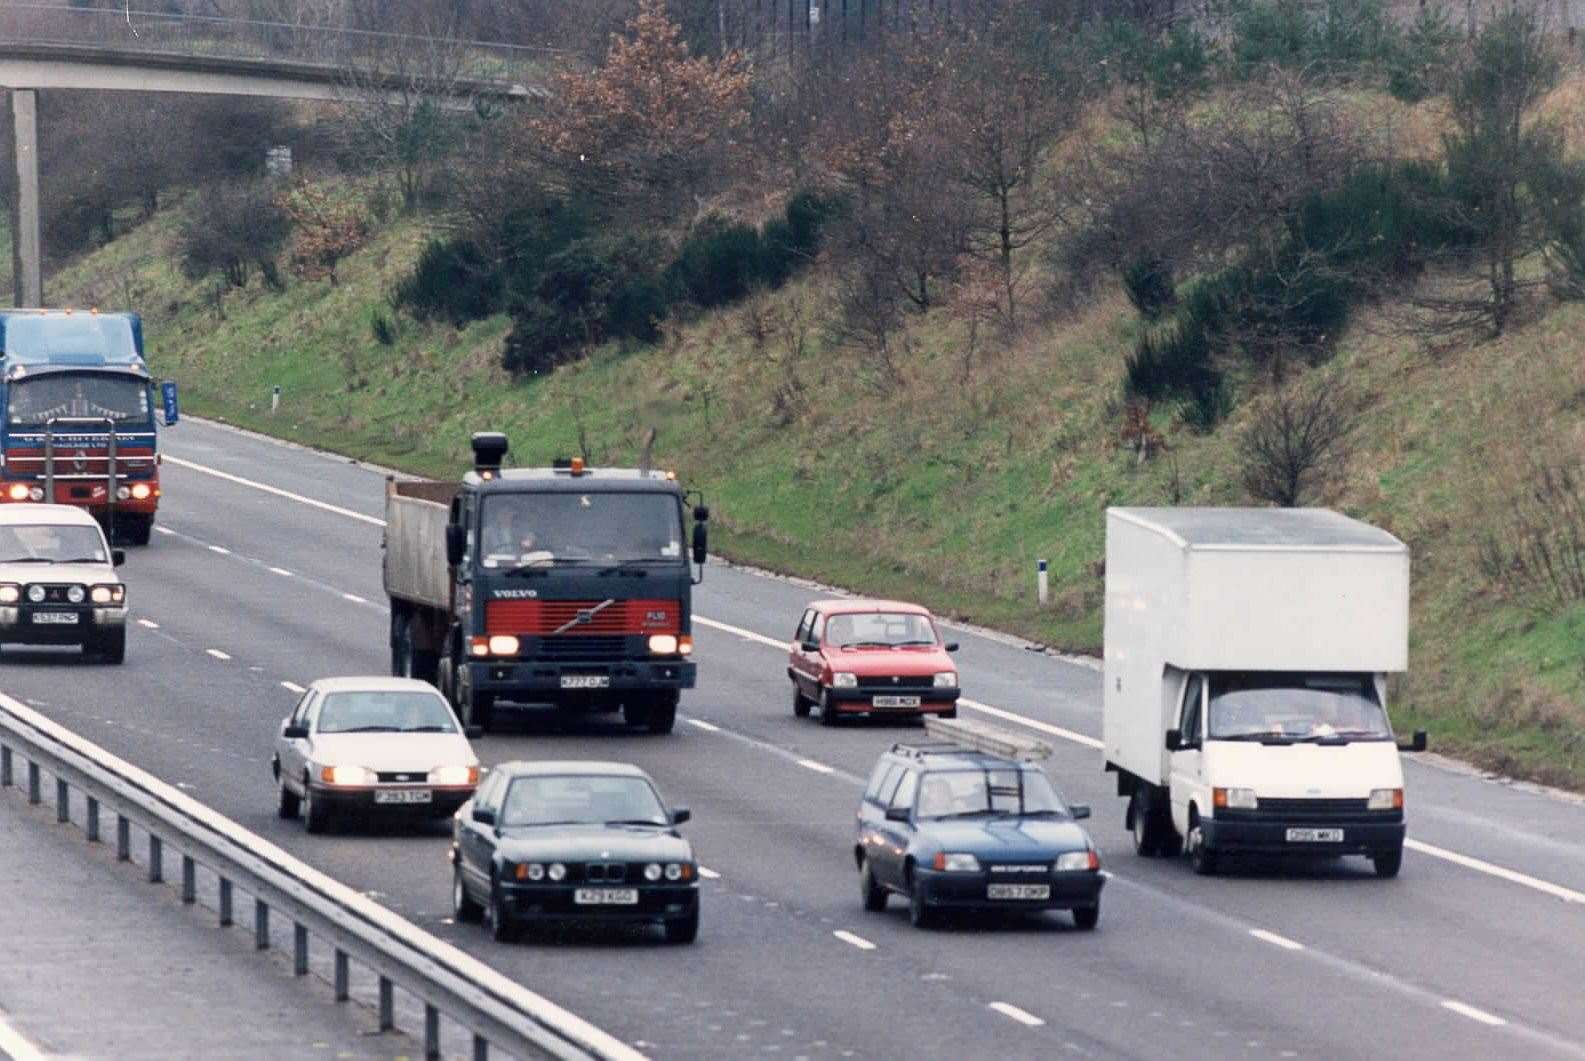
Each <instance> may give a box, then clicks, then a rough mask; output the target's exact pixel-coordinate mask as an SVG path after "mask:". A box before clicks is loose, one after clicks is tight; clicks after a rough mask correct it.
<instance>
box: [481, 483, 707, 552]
mask: <svg viewBox="0 0 1585 1061" xmlns="http://www.w3.org/2000/svg"><path fill="white" fill-rule="evenodd" d="M479 525H480V527H481V528H482V530H481V531H480V545H479V558H480V563H481V564H482V565H483V566H484V567H508V568H510V567H518V566H521V565H533V564H555V563H673V564H680V563H682V562H683V536H682V512H681V507H680V506H679V504H678V502H677V498H676V496H675V495H673V494H664V493H638V492H634V493H614V492H603V491H592V492H590V493H587V494H579V493H572V492H570V491H555V492H550V491H547V492H545V493H520V494H518V493H514V494H490V495H487V496H486V497H485V498H484V501H483V504H482V507H481V511H480V519H479Z"/></svg>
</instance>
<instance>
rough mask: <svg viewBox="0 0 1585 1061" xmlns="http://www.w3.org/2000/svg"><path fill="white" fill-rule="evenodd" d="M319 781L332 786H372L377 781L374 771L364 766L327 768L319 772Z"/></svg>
mask: <svg viewBox="0 0 1585 1061" xmlns="http://www.w3.org/2000/svg"><path fill="white" fill-rule="evenodd" d="M319 779H320V780H321V781H327V782H329V783H330V784H332V785H372V784H374V782H375V781H376V780H377V778H376V777H375V776H374V771H373V770H370V769H369V768H368V767H364V766H327V767H325V768H324V769H323V770H321V771H319Z"/></svg>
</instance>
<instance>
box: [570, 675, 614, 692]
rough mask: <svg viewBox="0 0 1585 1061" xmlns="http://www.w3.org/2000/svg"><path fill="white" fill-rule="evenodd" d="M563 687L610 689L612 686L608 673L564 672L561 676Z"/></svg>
mask: <svg viewBox="0 0 1585 1061" xmlns="http://www.w3.org/2000/svg"><path fill="white" fill-rule="evenodd" d="M561 687H562V688H563V689H608V688H610V687H611V678H610V676H609V675H606V674H563V675H562V676H561Z"/></svg>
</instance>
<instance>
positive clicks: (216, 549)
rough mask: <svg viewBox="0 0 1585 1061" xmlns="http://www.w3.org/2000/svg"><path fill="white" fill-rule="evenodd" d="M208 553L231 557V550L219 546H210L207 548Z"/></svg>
mask: <svg viewBox="0 0 1585 1061" xmlns="http://www.w3.org/2000/svg"><path fill="white" fill-rule="evenodd" d="M209 551H210V552H212V553H219V554H220V555H221V556H230V555H231V550H230V549H227V548H225V547H224V546H221V545H211V546H210V547H209Z"/></svg>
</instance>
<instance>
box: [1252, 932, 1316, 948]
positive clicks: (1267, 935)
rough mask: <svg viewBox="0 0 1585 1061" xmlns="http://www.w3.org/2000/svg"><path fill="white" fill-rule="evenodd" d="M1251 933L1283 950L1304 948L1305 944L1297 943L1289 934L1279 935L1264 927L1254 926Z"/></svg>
mask: <svg viewBox="0 0 1585 1061" xmlns="http://www.w3.org/2000/svg"><path fill="white" fill-rule="evenodd" d="M1249 934H1250V935H1251V936H1254V937H1255V938H1256V939H1258V940H1262V941H1264V942H1266V943H1270V944H1272V945H1273V946H1277V947H1281V948H1282V949H1283V950H1303V949H1304V944H1303V943H1295V942H1294V941H1293V940H1291V939H1289V938H1288V937H1287V936H1279V935H1277V934H1276V933H1275V932H1267V931H1266V930H1265V929H1263V928H1252V929H1250V930H1249Z"/></svg>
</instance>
